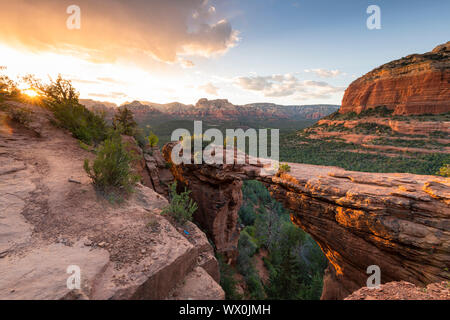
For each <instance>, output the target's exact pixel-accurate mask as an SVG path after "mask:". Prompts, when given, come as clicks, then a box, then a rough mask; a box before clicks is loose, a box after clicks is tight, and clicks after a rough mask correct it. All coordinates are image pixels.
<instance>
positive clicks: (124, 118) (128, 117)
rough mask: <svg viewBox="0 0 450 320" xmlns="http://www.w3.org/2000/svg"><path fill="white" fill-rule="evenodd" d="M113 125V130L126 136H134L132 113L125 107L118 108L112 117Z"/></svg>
mask: <svg viewBox="0 0 450 320" xmlns="http://www.w3.org/2000/svg"><path fill="white" fill-rule="evenodd" d="M113 125H114V129H116V130H118V131H119V132H120V133H121V134H125V135H127V136H134V134H135V132H136V127H137V123H136V121H134V118H133V113H132V112H131V111H130V110H129V109H128V108H126V107H124V108H120V109H119V110H118V111H117V113H116V114H115V115H114V119H113Z"/></svg>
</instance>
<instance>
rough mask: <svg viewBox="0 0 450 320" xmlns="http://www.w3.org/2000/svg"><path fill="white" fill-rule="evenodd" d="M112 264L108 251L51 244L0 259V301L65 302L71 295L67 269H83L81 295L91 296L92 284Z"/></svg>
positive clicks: (81, 273)
mask: <svg viewBox="0 0 450 320" xmlns="http://www.w3.org/2000/svg"><path fill="white" fill-rule="evenodd" d="M108 262H109V254H108V251H106V250H103V249H91V248H89V247H83V246H78V245H75V246H73V247H68V246H65V245H63V244H51V245H48V246H46V247H43V248H39V249H35V250H33V251H31V252H29V253H28V254H26V255H24V256H20V257H18V256H8V257H6V258H3V259H0V297H1V299H8V300H9V299H10V300H23V299H39V300H54V299H63V298H64V297H65V296H67V295H68V294H70V293H71V290H69V289H68V288H67V279H68V278H69V277H70V276H71V274H69V273H67V268H68V267H69V266H71V265H75V266H78V267H80V278H81V291H82V292H83V293H85V294H86V295H88V294H89V292H90V290H91V288H92V283H93V280H94V279H95V278H96V277H97V275H99V274H101V273H102V272H103V270H104V269H105V268H106V266H107V264H108Z"/></svg>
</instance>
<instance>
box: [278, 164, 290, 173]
mask: <svg viewBox="0 0 450 320" xmlns="http://www.w3.org/2000/svg"><path fill="white" fill-rule="evenodd" d="M286 172H291V166H290V165H288V164H287V163H282V164H280V167H279V168H278V173H286Z"/></svg>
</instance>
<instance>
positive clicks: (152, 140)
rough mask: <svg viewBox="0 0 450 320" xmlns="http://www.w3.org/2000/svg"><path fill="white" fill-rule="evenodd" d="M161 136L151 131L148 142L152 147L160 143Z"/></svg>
mask: <svg viewBox="0 0 450 320" xmlns="http://www.w3.org/2000/svg"><path fill="white" fill-rule="evenodd" d="M158 142H159V138H158V136H157V135H156V134H154V133H153V132H151V133H150V135H149V136H148V143H149V144H150V147H156V146H157V145H158Z"/></svg>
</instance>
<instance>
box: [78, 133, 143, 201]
mask: <svg viewBox="0 0 450 320" xmlns="http://www.w3.org/2000/svg"><path fill="white" fill-rule="evenodd" d="M133 159H134V156H133V155H132V154H130V153H129V152H128V151H127V150H126V146H125V145H124V144H123V143H122V140H121V137H120V135H119V134H117V133H116V134H113V135H112V136H111V137H110V138H108V139H106V140H105V141H104V143H103V144H102V145H101V147H100V148H99V149H98V150H97V158H96V159H95V160H94V163H93V165H92V167H91V166H90V164H89V160H88V159H85V160H84V170H85V171H86V173H87V174H88V175H89V177H90V178H91V179H92V182H93V184H94V185H95V186H96V187H97V188H98V189H99V190H101V191H104V192H108V193H109V192H115V191H119V192H125V193H129V192H131V191H132V189H133V186H134V185H135V184H136V182H137V181H139V176H137V175H136V174H134V173H133V170H132V168H131V162H132V161H133Z"/></svg>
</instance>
